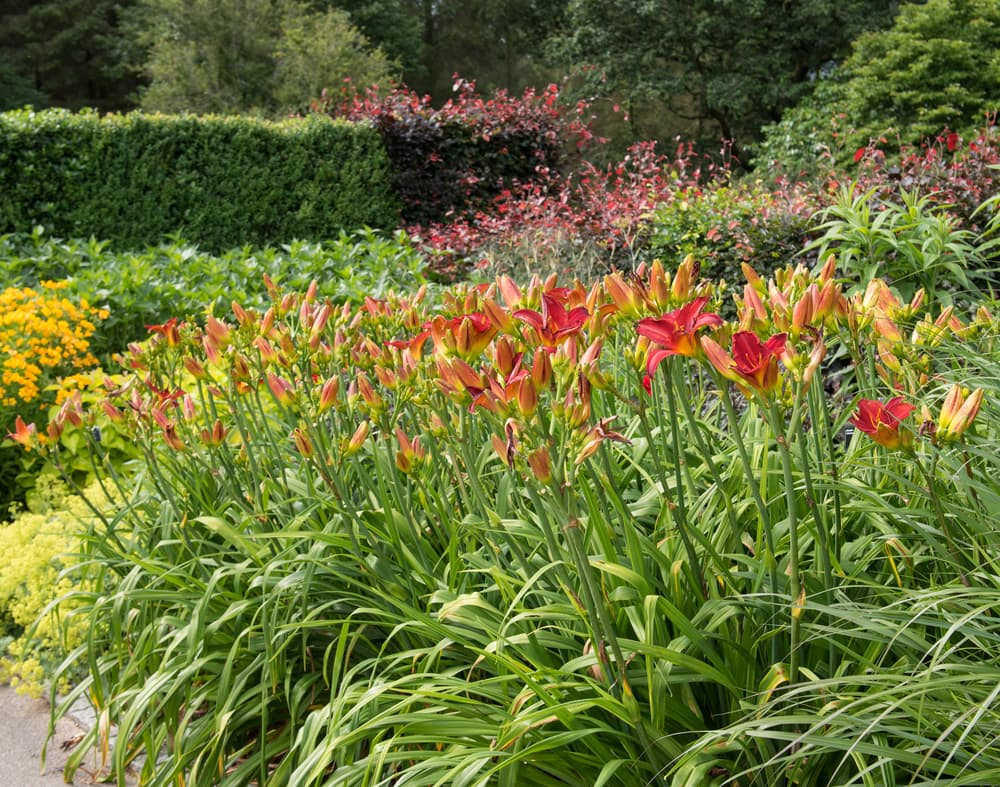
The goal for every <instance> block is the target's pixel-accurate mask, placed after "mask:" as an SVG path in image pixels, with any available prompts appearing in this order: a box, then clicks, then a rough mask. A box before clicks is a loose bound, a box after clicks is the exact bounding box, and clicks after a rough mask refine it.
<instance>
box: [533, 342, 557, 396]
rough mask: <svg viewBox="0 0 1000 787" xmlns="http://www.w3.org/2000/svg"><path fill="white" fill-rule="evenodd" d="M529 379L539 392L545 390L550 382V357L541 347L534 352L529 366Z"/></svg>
mask: <svg viewBox="0 0 1000 787" xmlns="http://www.w3.org/2000/svg"><path fill="white" fill-rule="evenodd" d="M531 379H532V382H534V383H535V388H536V389H537V390H539V391H544V390H546V389H547V388H548V387H549V383H550V382H551V381H552V356H551V355H550V354H549V353H548V352H546V351H545V349H544V348H542V347H539V348H538V349H537V350H535V357H534V359H533V361H532V364H531Z"/></svg>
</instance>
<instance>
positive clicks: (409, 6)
mask: <svg viewBox="0 0 1000 787" xmlns="http://www.w3.org/2000/svg"><path fill="white" fill-rule="evenodd" d="M315 5H316V8H317V10H325V9H327V8H339V9H340V10H342V11H346V12H347V13H348V14H350V17H351V24H353V25H354V26H355V27H357V28H358V30H360V31H361V32H362V33H363V34H364V36H365V38H367V39H368V40H369V41H370V42H371V44H372V46H375V47H378V48H379V49H381V50H382V52H383V53H384V54H385V56H386V57H387V58H389V60H391V61H393V62H396V63H398V64H399V67H400V68H401V69H402V73H403V79H404V80H406V81H407V82H411V81H412V80H414V79H419V78H420V77H421V76H422V75H423V73H424V72H423V43H422V41H421V15H420V13H419V12H418V9H417V8H415V6H414V4H413V3H411V2H406V0H318V2H316V3H315Z"/></svg>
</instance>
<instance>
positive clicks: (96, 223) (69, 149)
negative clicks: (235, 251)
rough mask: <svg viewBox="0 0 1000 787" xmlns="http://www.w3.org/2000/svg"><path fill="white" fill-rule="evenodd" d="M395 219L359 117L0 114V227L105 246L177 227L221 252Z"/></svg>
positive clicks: (379, 157) (386, 177)
mask: <svg viewBox="0 0 1000 787" xmlns="http://www.w3.org/2000/svg"><path fill="white" fill-rule="evenodd" d="M395 223H396V202H395V197H394V196H393V195H392V192H391V187H390V173H389V162H388V158H387V157H386V154H385V150H384V148H383V145H382V142H381V140H380V139H379V137H378V135H377V134H376V133H375V131H374V130H373V129H371V128H369V127H367V126H364V125H360V124H357V125H351V124H347V123H342V122H331V121H330V120H329V118H323V117H318V116H317V117H311V118H309V119H290V120H285V121H281V122H278V123H270V122H266V121H258V120H252V119H248V118H237V117H215V116H208V117H195V116H187V115H184V116H176V117H175V116H164V115H142V114H139V113H133V114H129V115H124V116H122V115H110V116H106V117H103V118H102V117H98V115H97V114H95V113H93V112H83V113H80V114H72V113H69V112H66V111H63V110H49V111H45V112H37V113H36V112H32V111H29V110H22V111H15V112H10V113H6V114H4V115H2V116H0V231H3V232H13V231H21V232H26V231H30V230H31V229H32V228H33V227H34V226H35V225H39V224H41V225H45V226H46V227H48V228H50V230H51V231H53V232H55V233H57V234H59V235H62V236H65V237H88V236H91V235H94V236H96V237H99V238H103V239H107V240H109V241H111V242H112V243H113V245H114V246H116V247H118V248H143V247H145V246H147V245H149V244H152V243H158V242H160V241H161V240H162V239H163V238H164V237H166V236H168V235H171V234H174V233H176V234H180V235H182V236H183V237H185V238H187V239H188V240H190V241H192V242H194V243H197V244H199V245H200V246H202V247H204V248H207V249H211V250H214V251H220V250H222V249H227V248H232V247H235V246H241V245H242V244H245V243H249V244H254V245H268V244H278V243H285V242H288V241H291V240H293V239H296V238H298V239H323V238H330V237H334V236H336V235H337V233H338V232H340V231H341V230H342V229H356V228H358V227H361V226H372V227H378V228H391V227H393V226H395Z"/></svg>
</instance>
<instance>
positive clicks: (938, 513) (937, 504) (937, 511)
mask: <svg viewBox="0 0 1000 787" xmlns="http://www.w3.org/2000/svg"><path fill="white" fill-rule="evenodd" d="M933 451H934V453H933V454H932V455H931V466H930V469H928V468H926V467H924V463H923V462H921V461H920V457H919V456H917V455H916V454H913V461H914V462H916V464H917V468H919V470H920V474H921V475H922V476H923V477H924V482H925V483H926V484H927V495H928V497H930V500H931V507H932V508H933V509H934V516H935V518H936V519H937V521H938V525H940V527H941V532H942V533H943V534H944V540H945V542H946V543H947V544H948V552H949V553H950V554H951V558H952V560H954V561H955V569H956V570H957V571H958V578H959V579H960V580H961V582H962V584H963V585H965V586H966V587H969V578H968V577H967V576H965V572H964V571H963V570H962V560H961V558H960V557H959V553H958V550H957V549H956V548H955V542H954V541H953V540H952V538H951V529H950V528H949V527H948V520H947V519H946V518H945V515H944V508H943V507H942V506H941V498H940V497H938V493H937V485H936V484H935V483H934V474H935V471H936V470H937V463H938V452H937V448H934V449H933Z"/></svg>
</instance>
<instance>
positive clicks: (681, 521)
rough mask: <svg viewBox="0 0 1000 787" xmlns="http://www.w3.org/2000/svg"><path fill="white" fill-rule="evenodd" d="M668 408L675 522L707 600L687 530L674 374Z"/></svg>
mask: <svg viewBox="0 0 1000 787" xmlns="http://www.w3.org/2000/svg"><path fill="white" fill-rule="evenodd" d="M671 365H672V364H671ZM667 409H668V410H669V411H670V438H671V442H672V444H673V451H674V483H675V484H676V485H677V509H676V516H675V517H674V522H675V524H676V525H677V532H678V533H680V536H681V541H682V542H683V543H684V551H685V552H686V553H687V557H688V564H689V566H690V568H689V571H690V573H691V577H690V579H691V581H692V583H693V584H694V587H695V588H697V589H698V590H700V591H701V596H702V598H703V599H705V600H706V601H707V600H708V588H707V587H705V574H704V572H703V571H702V569H701V561H699V560H698V553H697V552H695V550H694V543H692V541H691V535H690V533H688V530H687V505H686V503H685V499H684V487H683V479H682V477H681V464H682V462H683V461H684V455H683V453H682V452H681V444H680V428H679V426H680V424H679V423H678V420H677V402H676V398H675V392H674V380H673V375H672V374H671V375H670V377H669V378H668V380H667Z"/></svg>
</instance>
